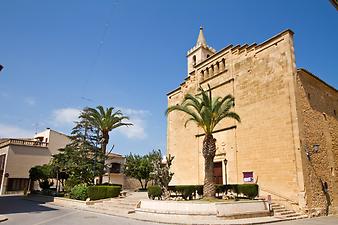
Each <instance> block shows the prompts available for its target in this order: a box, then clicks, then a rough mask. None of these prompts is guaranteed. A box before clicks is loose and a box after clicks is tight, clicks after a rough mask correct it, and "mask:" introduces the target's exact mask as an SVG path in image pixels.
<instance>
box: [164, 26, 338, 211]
mask: <svg viewBox="0 0 338 225" xmlns="http://www.w3.org/2000/svg"><path fill="white" fill-rule="evenodd" d="M187 64H188V65H187V67H188V71H187V76H186V77H185V79H184V82H183V83H182V84H181V85H180V86H179V87H178V88H177V89H175V90H173V91H171V92H170V93H168V95H167V97H168V105H169V106H171V105H174V104H179V103H181V102H182V100H183V98H184V96H185V94H187V93H191V94H197V93H198V88H199V86H202V87H203V88H205V89H206V88H207V85H210V87H211V89H212V93H213V96H221V97H222V96H225V95H227V94H231V95H233V96H234V97H235V106H234V109H233V110H234V111H235V112H236V113H237V114H239V116H240V117H241V123H238V122H236V121H235V120H231V119H226V120H224V121H223V122H222V123H221V124H220V125H219V126H218V127H217V128H216V129H215V131H214V134H213V135H214V137H215V138H216V139H217V142H216V147H217V152H216V157H215V160H214V180H215V182H216V183H218V184H236V183H257V184H258V185H259V190H260V195H271V196H272V198H273V199H274V200H276V201H280V202H282V203H284V205H286V206H287V207H292V208H293V209H295V210H301V211H304V212H307V213H317V214H324V213H325V211H326V210H327V209H328V210H329V212H330V213H336V212H338V176H337V174H338V120H337V118H338V116H337V113H338V94H337V90H336V89H335V88H334V87H331V86H330V85H328V84H326V83H325V82H323V81H322V80H320V79H319V78H318V77H316V76H315V75H313V74H311V73H310V72H308V71H307V70H305V69H299V68H297V67H296V63H295V54H294V45H293V32H292V31H291V30H286V31H283V32H281V33H279V34H277V35H276V36H273V37H271V38H270V39H268V40H266V41H264V42H262V43H260V44H251V45H247V44H245V45H237V46H233V45H230V46H227V47H225V48H223V49H222V50H220V51H218V52H216V50H215V49H213V48H211V47H210V46H208V45H207V43H206V40H205V37H204V34H203V29H202V28H201V29H200V33H199V36H198V40H197V43H196V45H195V46H194V47H193V48H192V49H190V50H189V51H188V53H187ZM182 78H183V77H182ZM186 119H187V117H186V116H185V115H184V114H183V113H182V112H176V111H174V112H172V113H170V114H169V116H168V119H167V153H168V154H171V155H174V156H175V159H174V161H173V165H172V171H173V172H174V173H175V175H174V177H173V179H172V185H181V184H182V185H183V184H203V180H204V159H203V155H202V141H203V138H204V134H203V131H202V129H200V128H198V127H197V126H196V125H195V124H193V123H189V124H188V125H187V127H184V124H185V121H186Z"/></svg>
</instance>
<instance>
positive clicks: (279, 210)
mask: <svg viewBox="0 0 338 225" xmlns="http://www.w3.org/2000/svg"><path fill="white" fill-rule="evenodd" d="M286 211H288V210H287V209H276V210H273V212H274V213H282V212H286Z"/></svg>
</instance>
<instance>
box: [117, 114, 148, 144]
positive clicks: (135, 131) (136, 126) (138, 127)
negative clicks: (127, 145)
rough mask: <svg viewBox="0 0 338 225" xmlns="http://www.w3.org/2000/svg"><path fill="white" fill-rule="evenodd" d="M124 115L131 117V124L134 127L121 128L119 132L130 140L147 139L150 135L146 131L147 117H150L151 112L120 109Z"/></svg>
mask: <svg viewBox="0 0 338 225" xmlns="http://www.w3.org/2000/svg"><path fill="white" fill-rule="evenodd" d="M119 109H120V110H121V111H122V113H123V114H124V115H126V116H128V117H129V122H130V123H132V124H133V126H128V127H120V128H118V130H119V131H120V133H121V134H123V135H125V136H126V137H127V138H129V139H145V138H146V137H147V136H148V135H147V132H146V130H145V128H146V120H145V117H146V116H148V115H150V112H149V111H146V110H137V109H129V108H119Z"/></svg>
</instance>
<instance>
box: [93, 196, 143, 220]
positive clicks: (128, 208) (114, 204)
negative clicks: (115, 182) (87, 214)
mask: <svg viewBox="0 0 338 225" xmlns="http://www.w3.org/2000/svg"><path fill="white" fill-rule="evenodd" d="M145 194H146V193H145ZM145 194H144V193H137V192H135V193H128V194H127V196H126V197H120V198H112V199H109V200H104V201H102V202H97V203H95V204H94V205H91V206H89V208H92V209H96V210H98V211H102V212H106V213H107V214H113V215H114V214H115V215H127V214H130V213H134V212H135V208H136V206H137V204H138V203H139V202H140V200H142V199H146V198H147V195H145Z"/></svg>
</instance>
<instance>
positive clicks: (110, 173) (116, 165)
mask: <svg viewBox="0 0 338 225" xmlns="http://www.w3.org/2000/svg"><path fill="white" fill-rule="evenodd" d="M124 162H125V158H124V157H123V156H122V155H120V154H116V153H109V154H108V156H107V159H106V162H105V164H106V167H107V168H106V169H105V174H104V176H103V177H102V183H110V184H120V185H124V179H125V176H124V174H123V171H122V169H123V165H124Z"/></svg>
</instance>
